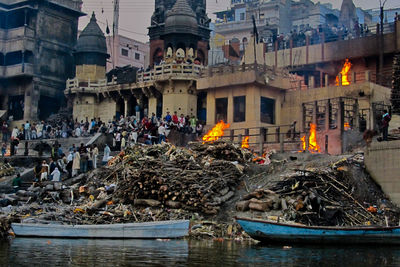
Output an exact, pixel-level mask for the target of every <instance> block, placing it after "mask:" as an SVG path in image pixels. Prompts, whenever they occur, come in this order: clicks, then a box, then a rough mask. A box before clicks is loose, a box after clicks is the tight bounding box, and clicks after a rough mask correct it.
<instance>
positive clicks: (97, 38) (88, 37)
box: [76, 12, 107, 54]
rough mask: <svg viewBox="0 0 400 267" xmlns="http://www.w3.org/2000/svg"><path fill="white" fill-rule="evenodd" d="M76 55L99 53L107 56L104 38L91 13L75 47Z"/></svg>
mask: <svg viewBox="0 0 400 267" xmlns="http://www.w3.org/2000/svg"><path fill="white" fill-rule="evenodd" d="M76 53H101V54H107V43H106V37H105V36H104V33H103V31H102V30H101V29H100V27H99V25H98V24H97V20H96V16H95V14H94V12H93V15H92V18H91V19H90V22H89V24H88V25H87V26H86V28H85V29H84V30H83V31H82V33H81V34H80V36H79V39H78V43H77V45H76Z"/></svg>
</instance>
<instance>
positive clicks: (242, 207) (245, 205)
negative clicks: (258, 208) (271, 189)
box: [236, 200, 250, 211]
mask: <svg viewBox="0 0 400 267" xmlns="http://www.w3.org/2000/svg"><path fill="white" fill-rule="evenodd" d="M249 205H250V201H249V200H244V201H239V202H237V203H236V210H237V211H248V210H249V209H250V207H249Z"/></svg>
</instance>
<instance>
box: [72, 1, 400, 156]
mask: <svg viewBox="0 0 400 267" xmlns="http://www.w3.org/2000/svg"><path fill="white" fill-rule="evenodd" d="M350 2H351V1H347V0H345V1H344V6H343V10H347V13H346V14H344V16H343V18H342V19H343V21H347V22H348V23H351V19H352V16H353V12H352V10H353V6H352V5H349V4H348V3H350ZM205 10H206V1H194V0H193V1H189V0H176V1H174V0H164V1H162V0H157V1H156V2H155V11H154V14H153V16H152V18H151V25H150V27H149V36H150V47H151V48H150V50H151V54H150V57H151V59H150V64H151V66H150V67H149V68H148V69H145V70H138V71H136V70H133V71H132V73H131V74H130V78H131V79H121V78H120V76H119V75H118V73H114V74H115V75H111V76H110V75H108V77H106V75H105V67H104V66H105V62H106V59H107V56H108V55H107V54H106V50H105V39H104V34H103V33H102V32H101V30H99V28H98V26H96V20H95V17H93V18H92V20H91V22H90V23H89V25H88V26H87V28H86V29H85V30H84V33H85V34H83V35H82V36H81V37H80V39H79V40H78V46H77V50H76V53H75V56H76V57H77V66H76V75H75V77H74V78H73V79H69V80H68V81H67V84H66V90H65V95H66V97H67V98H68V102H69V103H70V105H72V107H73V116H74V119H77V120H86V119H89V120H90V119H91V118H100V119H101V120H102V121H109V120H112V119H114V118H116V119H118V118H119V117H120V116H133V115H136V112H135V109H136V108H137V107H139V108H140V115H141V117H143V116H148V115H150V116H151V114H152V113H154V114H156V115H157V116H158V117H164V116H165V115H166V114H167V112H170V113H171V114H172V113H174V112H177V113H178V115H180V114H183V115H189V116H191V115H194V116H197V117H198V119H199V120H200V121H202V122H203V123H204V124H205V125H206V128H210V127H212V126H214V125H215V124H216V123H218V122H220V121H224V122H226V123H228V124H230V128H229V130H227V131H226V132H225V138H229V139H230V140H232V141H234V142H240V141H241V139H242V138H243V137H249V143H250V146H251V147H252V148H253V149H254V150H257V151H260V152H263V151H265V149H280V150H288V151H298V150H299V149H302V147H303V141H302V140H308V138H306V137H307V136H309V135H310V129H311V125H314V126H315V129H316V131H317V135H316V136H317V137H316V139H317V143H318V144H319V147H320V151H321V152H326V153H330V154H340V153H343V152H344V151H346V150H347V149H348V148H349V144H351V143H354V142H356V141H357V140H362V133H363V132H364V131H365V130H367V129H371V130H378V129H379V122H380V117H381V116H382V112H383V110H385V109H389V108H390V92H391V89H390V86H391V85H389V84H388V82H389V83H390V81H391V79H390V78H385V77H386V75H385V73H387V72H388V71H389V72H391V65H392V59H393V56H394V55H395V54H396V53H399V52H400V21H397V22H395V23H392V24H390V25H386V26H385V27H384V28H385V31H384V33H383V35H381V34H380V33H379V30H378V29H379V27H377V30H376V31H371V32H369V33H368V34H366V35H364V36H359V37H357V38H353V39H350V38H349V39H338V40H334V41H329V42H327V41H325V38H324V36H323V33H322V36H321V38H320V40H322V41H321V42H319V43H312V42H310V40H309V37H306V40H305V42H304V45H302V46H299V47H293V45H292V43H291V41H290V40H289V43H290V45H288V46H287V47H285V48H282V49H279V47H278V44H277V43H275V44H272V46H273V47H275V49H274V50H273V51H269V50H268V49H267V46H268V45H270V44H266V43H256V42H255V38H251V39H250V40H249V44H248V46H247V47H246V49H245V52H244V56H243V59H242V61H241V62H240V64H236V65H235V64H222V65H218V66H207V62H208V56H207V55H208V49H209V36H210V29H209V23H210V20H209V19H208V17H207V14H206V12H205ZM86 33H87V34H86ZM380 38H383V47H381V42H380V41H379V40H380ZM81 39H82V40H81ZM380 51H382V53H380ZM380 57H383V59H384V60H383V64H382V66H381V64H379V62H380V60H379V59H380ZM345 63H346V64H351V68H349V69H347V71H346V72H345V71H344V69H345V68H344V64H345ZM304 147H308V145H306V144H304Z"/></svg>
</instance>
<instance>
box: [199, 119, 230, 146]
mask: <svg viewBox="0 0 400 267" xmlns="http://www.w3.org/2000/svg"><path fill="white" fill-rule="evenodd" d="M229 127H230V124H228V123H225V122H223V121H220V122H219V123H218V124H217V125H215V126H214V128H212V129H211V131H209V132H208V133H207V134H206V135H205V136H204V137H203V141H204V142H213V141H217V140H218V139H220V138H221V137H222V136H224V130H226V129H228V128H229Z"/></svg>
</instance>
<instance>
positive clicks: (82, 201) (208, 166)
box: [0, 142, 399, 240]
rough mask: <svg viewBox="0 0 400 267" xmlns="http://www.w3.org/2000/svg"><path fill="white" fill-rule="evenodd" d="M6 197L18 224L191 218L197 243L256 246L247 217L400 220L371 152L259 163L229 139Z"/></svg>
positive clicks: (153, 151) (351, 222) (144, 150)
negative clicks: (241, 221) (374, 174)
mask: <svg viewBox="0 0 400 267" xmlns="http://www.w3.org/2000/svg"><path fill="white" fill-rule="evenodd" d="M304 177H306V178H307V179H305V178H304ZM329 177H330V178H331V179H330V178H329ZM321 179H322V182H321ZM321 188H322V189H323V190H321ZM338 190H339V191H338ZM342 191H343V192H342ZM264 193H265V194H264ZM349 196H350V197H349ZM6 197H7V198H8V199H10V205H8V206H7V207H3V208H2V209H1V210H0V216H3V217H7V218H8V220H9V221H12V222H20V221H22V220H24V221H26V222H29V221H30V222H44V221H52V222H57V223H62V224H113V223H128V222H130V223H132V222H148V221H163V220H177V219H189V220H191V231H190V238H193V239H216V240H218V239H221V238H223V239H224V238H227V239H233V240H245V239H247V238H248V236H247V235H245V234H244V233H243V231H242V229H241V228H240V227H239V226H238V225H237V224H236V223H235V220H234V217H235V216H237V215H239V216H242V217H243V216H245V217H251V218H264V219H270V220H273V219H275V220H277V219H279V220H280V221H289V222H297V223H303V224H306V225H335V226H356V225H357V226H359V225H385V224H386V223H387V224H388V225H397V224H398V221H399V212H398V208H397V207H396V206H395V205H394V204H393V203H391V201H390V199H388V198H387V197H386V196H385V195H384V194H383V192H382V191H381V189H380V188H379V186H377V185H376V184H375V183H374V181H373V180H372V179H371V178H370V177H369V175H368V174H367V173H366V172H365V169H364V166H363V154H362V153H361V152H360V153H355V154H353V155H342V156H329V155H321V154H310V153H285V154H277V153H274V152H273V151H271V152H270V153H268V154H267V155H266V156H265V157H264V158H259V157H256V156H254V155H253V154H252V153H251V152H250V151H248V150H246V149H242V148H240V147H239V146H237V145H234V144H230V143H224V142H216V143H214V144H204V145H203V144H199V143H193V144H191V145H190V148H189V149H183V148H177V147H175V146H172V145H170V144H165V145H157V146H136V147H134V148H132V149H130V150H127V151H126V152H124V153H121V154H119V155H118V156H117V157H115V158H114V159H113V160H112V161H111V163H110V164H109V166H106V167H102V168H100V169H97V170H94V171H92V172H89V173H87V174H81V175H79V176H78V177H75V178H73V179H69V180H66V181H63V183H52V182H44V183H35V184H33V185H32V186H31V187H29V188H28V189H27V190H20V191H18V192H17V193H16V194H13V195H8V196H6ZM351 198H353V199H351ZM349 199H350V200H349ZM354 203H357V204H356V206H354ZM371 207H372V208H371ZM360 214H361V215H360ZM349 218H351V219H349Z"/></svg>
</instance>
